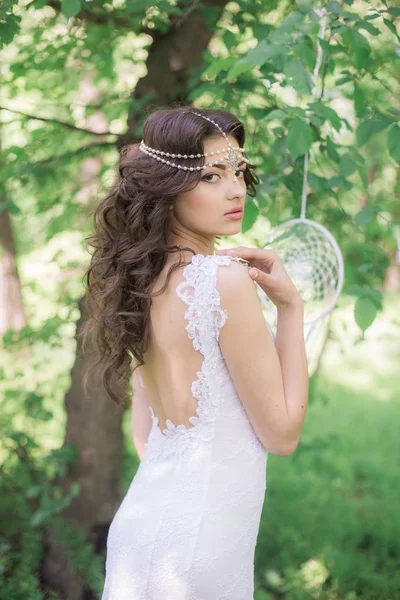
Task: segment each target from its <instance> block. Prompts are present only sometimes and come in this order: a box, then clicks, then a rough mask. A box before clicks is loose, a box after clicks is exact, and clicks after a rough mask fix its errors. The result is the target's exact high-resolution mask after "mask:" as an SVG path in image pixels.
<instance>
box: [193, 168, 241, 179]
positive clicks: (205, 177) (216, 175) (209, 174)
mask: <svg viewBox="0 0 400 600" xmlns="http://www.w3.org/2000/svg"><path fill="white" fill-rule="evenodd" d="M239 173H241V176H243V177H244V170H243V169H239V170H237V171H236V172H235V175H236V176H237V175H238V174H239ZM214 176H215V177H219V175H218V173H208V174H207V175H204V177H202V178H201V179H202V181H215V179H207V177H214Z"/></svg>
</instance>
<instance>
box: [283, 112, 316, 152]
mask: <svg viewBox="0 0 400 600" xmlns="http://www.w3.org/2000/svg"><path fill="white" fill-rule="evenodd" d="M287 143H288V148H289V152H290V155H291V157H292V159H293V160H295V159H296V158H297V157H298V156H301V155H302V154H305V152H308V150H309V149H310V148H311V144H312V143H313V135H312V131H311V127H310V126H309V125H308V124H307V123H306V122H305V121H303V120H302V119H300V118H299V117H295V118H294V119H292V121H291V122H290V124H289V128H288V136H287Z"/></svg>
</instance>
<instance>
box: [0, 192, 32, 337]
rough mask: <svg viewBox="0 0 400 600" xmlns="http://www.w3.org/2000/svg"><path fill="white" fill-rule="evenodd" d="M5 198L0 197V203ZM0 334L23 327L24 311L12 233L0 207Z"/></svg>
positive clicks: (0, 203)
mask: <svg viewBox="0 0 400 600" xmlns="http://www.w3.org/2000/svg"><path fill="white" fill-rule="evenodd" d="M4 204H5V198H1V197H0V205H4ZM0 256H1V259H0V336H2V335H4V333H5V332H6V331H7V329H11V328H12V329H15V330H16V331H19V330H20V329H22V328H23V327H25V324H26V319H25V311H24V304H23V301H22V292H21V282H20V279H19V275H18V267H17V261H16V254H15V242H14V234H13V230H12V224H11V219H10V213H9V212H8V210H7V208H3V209H2V210H1V209H0Z"/></svg>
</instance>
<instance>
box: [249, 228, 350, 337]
mask: <svg viewBox="0 0 400 600" xmlns="http://www.w3.org/2000/svg"><path fill="white" fill-rule="evenodd" d="M266 246H270V247H272V248H273V249H274V250H275V251H276V252H277V254H278V255H279V258H280V260H281V262H282V263H283V265H284V267H285V269H286V270H287V272H288V274H289V276H290V278H291V279H292V281H293V282H294V284H295V286H296V288H297V290H298V291H299V293H300V296H301V298H302V300H303V303H304V333H305V342H306V343H307V342H309V340H310V337H311V334H312V332H313V330H314V328H315V327H316V326H317V325H318V324H319V322H320V321H323V320H324V319H325V318H326V316H327V315H328V314H329V313H330V312H331V310H332V309H333V308H334V307H335V305H336V302H337V300H338V297H339V295H340V292H341V290H342V287H343V282H344V262H343V256H342V253H341V251H340V248H339V246H338V244H337V242H336V240H335V238H334V237H333V235H332V234H331V233H330V232H329V231H328V230H327V229H326V228H325V227H324V226H323V225H321V224H320V223H317V222H316V221H312V220H311V219H306V218H303V217H300V218H298V219H291V220H290V221H286V222H285V223H282V224H281V225H279V226H278V227H276V228H275V229H274V230H273V232H272V233H271V234H270V235H269V236H268V238H267V240H266V242H265V243H264V247H266ZM257 291H258V293H259V297H260V299H261V302H262V305H263V306H264V308H265V309H266V311H267V312H268V314H269V315H270V317H271V319H270V326H271V328H272V330H273V332H274V335H276V326H277V310H276V307H275V305H274V304H273V303H272V302H271V300H270V299H269V298H268V296H267V295H266V294H265V292H263V291H262V290H261V288H259V287H258V288H257ZM321 304H322V306H321Z"/></svg>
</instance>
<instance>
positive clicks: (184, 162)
mask: <svg viewBox="0 0 400 600" xmlns="http://www.w3.org/2000/svg"><path fill="white" fill-rule="evenodd" d="M244 142H245V131H244V126H243V124H242V123H241V122H240V121H239V120H238V119H237V118H236V117H235V116H234V115H233V114H231V113H230V112H227V111H223V110H211V109H207V110H205V109H202V110H195V109H193V108H191V107H189V106H178V107H174V108H167V109H161V110H157V111H155V112H153V113H151V114H150V115H149V116H148V118H147V120H146V122H145V125H144V129H143V139H142V141H141V143H140V144H136V145H129V146H126V147H124V149H123V151H122V153H121V160H120V166H119V179H118V182H117V184H116V185H115V186H114V188H113V189H112V190H111V192H110V194H109V195H108V196H107V197H106V198H105V199H104V200H103V201H102V202H101V204H100V205H99V207H98V209H97V210H96V216H95V223H96V232H95V235H94V236H92V245H93V246H94V247H95V252H94V254H93V256H92V261H91V265H90V268H89V271H88V274H87V282H88V293H87V309H88V315H89V318H88V319H87V321H86V325H85V329H84V339H85V341H86V340H87V339H88V338H89V337H90V338H91V339H92V341H94V342H95V344H96V346H97V348H98V350H99V359H98V364H97V367H96V368H97V369H99V370H100V372H101V374H102V376H103V382H104V385H105V387H106V389H107V390H108V392H109V395H110V397H111V398H112V399H113V400H115V401H116V402H118V403H120V395H119V394H120V393H121V392H120V390H119V388H118V382H122V385H123V384H124V383H125V384H126V381H127V378H128V377H129V375H130V374H131V373H132V371H133V378H134V398H133V412H132V414H133V435H134V441H135V444H136V448H137V451H138V454H139V457H140V459H141V463H140V466H139V469H138V471H137V472H136V474H135V477H134V478H133V481H132V483H131V485H130V487H129V490H128V492H127V494H126V496H125V498H124V500H123V502H122V504H121V506H120V508H119V510H118V511H117V514H116V515H115V517H114V519H113V521H112V524H111V527H110V530H109V534H108V541H107V562H106V580H105V585H104V591H103V595H102V600H222V599H226V600H251V599H252V598H253V592H254V552H255V546H256V541H257V534H258V529H259V523H260V517H261V511H262V507H263V501H264V495H265V489H266V462H267V456H268V452H271V453H273V454H277V455H279V456H287V455H288V454H291V453H292V452H294V450H295V448H296V446H297V444H298V441H299V437H300V432H301V428H302V424H303V420H304V417H305V411H306V406H307V398H308V387H307V386H308V377H307V361H306V355H305V348H304V340H303V306H302V301H301V298H300V296H299V294H298V292H297V290H296V288H295V286H294V284H293V282H292V281H291V279H290V278H289V276H288V274H287V272H286V271H285V269H284V268H283V266H282V264H281V263H280V261H279V257H278V256H277V255H276V254H275V253H274V252H273V251H270V250H260V249H251V248H238V249H237V253H236V257H232V256H230V255H229V254H228V253H223V252H222V253H218V251H217V253H216V252H215V243H216V240H217V239H218V238H219V237H220V236H229V235H235V234H237V233H238V232H239V231H240V229H241V223H242V219H243V211H244V209H245V199H246V193H248V194H250V195H254V194H255V185H256V184H257V183H259V179H258V177H257V176H256V175H255V174H254V173H253V167H252V165H251V164H250V163H249V161H248V159H247V158H246V154H245V149H244ZM178 258H179V260H178ZM242 259H245V262H243V261H242ZM250 267H257V269H256V272H257V279H256V282H257V284H256V283H255V282H254V281H253V280H252V278H251V277H250ZM256 285H260V286H261V287H262V289H263V290H264V291H265V293H267V294H268V295H269V297H270V298H271V300H272V301H273V302H274V303H275V304H276V305H277V308H278V314H279V317H278V328H277V335H276V340H274V339H273V336H272V335H271V333H270V331H269V329H268V327H267V324H266V322H265V320H264V318H263V313H262V309H261V303H260V300H259V297H258V294H257V289H256Z"/></svg>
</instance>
